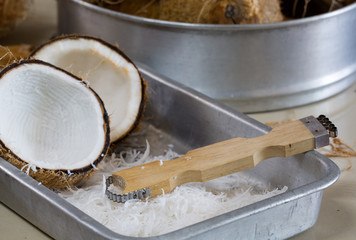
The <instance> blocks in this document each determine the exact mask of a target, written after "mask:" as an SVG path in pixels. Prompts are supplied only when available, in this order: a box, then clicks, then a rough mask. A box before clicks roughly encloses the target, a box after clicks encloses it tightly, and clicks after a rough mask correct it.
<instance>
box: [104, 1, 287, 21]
mask: <svg viewBox="0 0 356 240" xmlns="http://www.w3.org/2000/svg"><path fill="white" fill-rule="evenodd" d="M103 6H104V7H106V8H109V9H112V10H116V11H119V12H123V13H127V14H132V15H136V16H140V17H147V18H154V19H159V20H167V21H175V22H185V23H203V24H250V23H272V22H279V21H283V14H282V12H281V8H280V2H279V0H256V1H251V0H156V1H149V2H147V1H145V0H130V1H123V2H121V3H119V4H115V5H113V4H105V3H103Z"/></svg>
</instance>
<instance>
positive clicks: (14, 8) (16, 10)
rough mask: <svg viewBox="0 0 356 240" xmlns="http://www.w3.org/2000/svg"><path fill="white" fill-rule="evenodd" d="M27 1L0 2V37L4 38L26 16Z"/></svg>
mask: <svg viewBox="0 0 356 240" xmlns="http://www.w3.org/2000/svg"><path fill="white" fill-rule="evenodd" d="M30 3H31V2H30V1H28V0H16V1H15V0H0V37H4V36H6V35H7V34H8V33H9V32H10V31H11V30H12V29H13V28H14V27H15V26H16V24H17V23H18V22H19V21H21V20H23V19H24V18H25V17H26V16H27V10H28V8H29V6H30Z"/></svg>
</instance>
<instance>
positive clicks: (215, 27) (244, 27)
mask: <svg viewBox="0 0 356 240" xmlns="http://www.w3.org/2000/svg"><path fill="white" fill-rule="evenodd" d="M57 1H58V3H59V2H61V0H57ZM67 1H71V2H75V3H77V4H79V5H82V6H83V7H86V8H89V9H91V10H93V11H96V12H101V13H104V14H107V15H109V16H111V17H114V18H119V19H121V20H124V21H130V22H134V23H138V24H144V25H151V26H155V27H164V28H171V29H177V30H178V29H186V30H205V31H249V30H266V29H280V28H288V27H293V26H298V25H306V24H310V23H313V22H319V21H323V20H327V19H330V18H336V17H338V16H340V15H342V14H345V13H347V12H351V11H353V10H355V11H356V3H352V4H350V5H349V6H346V7H343V8H340V9H338V10H335V11H332V12H328V13H323V14H320V15H316V16H311V17H307V18H303V19H296V20H289V21H283V22H277V23H264V24H241V25H232V24H197V23H182V22H172V21H165V20H156V19H150V18H144V17H138V16H134V15H129V14H125V13H120V12H117V11H113V10H110V9H106V8H103V7H99V6H97V5H94V4H91V3H88V2H85V1H83V0H67Z"/></svg>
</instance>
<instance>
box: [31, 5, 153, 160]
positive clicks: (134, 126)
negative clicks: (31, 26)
mask: <svg viewBox="0 0 356 240" xmlns="http://www.w3.org/2000/svg"><path fill="white" fill-rule="evenodd" d="M129 2H130V1H129ZM133 2H135V1H133ZM81 38H82V39H88V40H94V41H98V42H100V43H101V44H102V45H104V46H106V47H108V48H110V49H111V50H113V51H115V52H116V53H117V54H119V55H120V56H122V57H123V58H124V59H125V60H126V61H128V62H129V63H131V64H132V65H133V66H134V67H135V68H136V70H137V72H138V74H139V77H140V80H141V87H142V88H141V96H142V100H141V103H140V106H139V112H138V114H137V117H136V119H135V121H134V123H133V124H132V126H131V127H130V128H129V129H127V131H126V132H125V133H124V134H122V136H121V137H120V138H118V139H115V140H112V139H111V142H110V147H109V150H108V154H110V153H112V152H114V151H115V149H116V148H117V147H118V146H119V145H120V144H121V143H122V142H124V141H126V139H127V138H128V137H129V136H130V135H131V134H132V133H133V132H136V131H138V129H139V124H140V122H141V120H142V118H143V113H144V110H145V104H146V101H147V94H146V89H147V84H146V82H145V80H144V79H143V77H142V75H141V73H140V71H139V70H138V68H137V66H136V65H135V63H134V62H133V61H132V60H131V59H130V58H129V57H128V56H127V55H126V54H125V53H124V52H123V51H122V50H121V49H120V48H119V47H118V46H116V45H113V44H111V43H109V42H107V41H105V40H103V39H100V38H97V37H93V36H86V35H77V34H67V35H61V36H58V37H56V38H53V39H51V40H49V41H47V42H45V43H43V44H42V45H41V46H39V47H38V48H36V49H35V50H34V51H33V52H32V53H31V54H30V56H29V59H33V58H35V55H36V53H37V52H38V51H40V50H41V49H42V48H44V47H46V46H47V45H50V44H52V43H54V42H57V41H61V40H66V39H73V40H76V39H81ZM79 77H80V76H79ZM94 90H95V89H94Z"/></svg>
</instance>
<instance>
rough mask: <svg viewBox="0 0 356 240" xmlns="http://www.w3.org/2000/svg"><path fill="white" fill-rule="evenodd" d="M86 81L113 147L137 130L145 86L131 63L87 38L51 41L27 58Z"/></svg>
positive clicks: (102, 43)
mask: <svg viewBox="0 0 356 240" xmlns="http://www.w3.org/2000/svg"><path fill="white" fill-rule="evenodd" d="M31 57H33V58H35V59H40V60H43V61H45V62H49V63H51V64H53V65H55V66H58V67H60V68H63V69H65V70H67V71H69V72H71V73H73V74H74V75H76V76H79V77H81V78H82V79H84V80H85V81H87V82H88V83H89V84H90V86H91V87H92V88H93V89H94V90H95V91H96V92H97V93H98V94H99V96H100V97H101V98H102V99H103V101H104V104H105V108H106V109H107V111H108V114H109V117H110V139H111V143H112V144H114V145H115V143H118V142H119V141H120V140H122V139H124V138H125V137H127V136H128V135H129V134H130V133H131V132H132V131H133V130H134V129H135V128H136V127H137V126H138V123H139V120H140V117H141V115H142V112H143V107H144V98H145V97H144V91H145V85H144V81H143V79H142V78H141V75H140V73H139V71H138V69H137V67H136V66H135V65H134V63H133V62H132V61H131V60H130V59H129V58H128V57H127V56H126V55H125V54H124V53H123V52H122V51H120V50H119V49H118V48H117V47H116V46H114V45H111V44H109V43H107V42H105V41H103V40H101V39H97V38H94V37H88V36H77V35H67V36H62V37H58V38H56V39H53V40H51V41H49V42H47V43H45V44H43V45H42V46H40V47H39V48H37V49H36V50H35V51H34V52H33V53H32V55H31Z"/></svg>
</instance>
